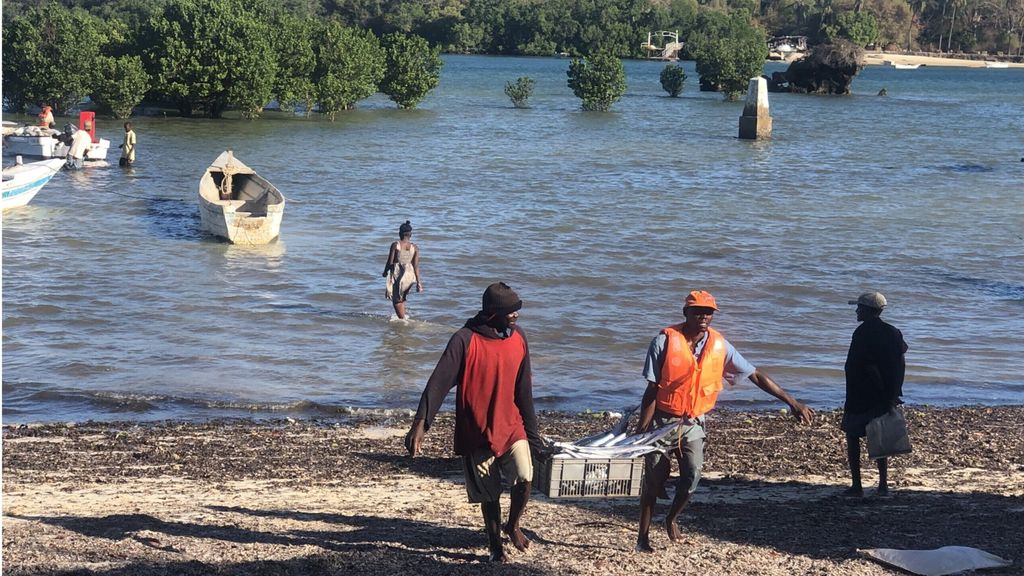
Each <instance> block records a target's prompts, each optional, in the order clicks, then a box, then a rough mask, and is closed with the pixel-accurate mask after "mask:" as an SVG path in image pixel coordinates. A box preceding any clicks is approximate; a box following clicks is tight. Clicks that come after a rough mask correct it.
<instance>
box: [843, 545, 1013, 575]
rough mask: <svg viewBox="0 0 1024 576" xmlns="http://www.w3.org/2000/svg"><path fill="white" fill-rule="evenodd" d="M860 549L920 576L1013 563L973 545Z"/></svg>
mask: <svg viewBox="0 0 1024 576" xmlns="http://www.w3.org/2000/svg"><path fill="white" fill-rule="evenodd" d="M858 552H860V553H861V554H863V555H865V556H867V557H868V558H871V559H872V560H877V561H878V562H881V563H883V564H888V565H889V566H895V567H896V568H902V569H903V570H906V571H908V572H911V573H913V574H920V575H921V576H944V575H946V574H959V573H960V572H964V571H966V570H980V569H983V568H1005V567H1007V566H1010V565H1012V564H1013V562H1011V561H1010V560H1006V559H1004V558H1000V557H999V556H996V555H994V554H989V553H988V552H985V551H984V550H979V549H977V548H971V547H970V546H943V547H942V548H936V549H935V550H897V549H894V548H868V549H865V550H859V551H858Z"/></svg>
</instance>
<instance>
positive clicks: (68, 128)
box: [57, 123, 78, 146]
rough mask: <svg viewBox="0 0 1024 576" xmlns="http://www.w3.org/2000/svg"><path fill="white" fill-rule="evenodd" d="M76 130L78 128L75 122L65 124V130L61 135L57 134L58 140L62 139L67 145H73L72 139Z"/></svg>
mask: <svg viewBox="0 0 1024 576" xmlns="http://www.w3.org/2000/svg"><path fill="white" fill-rule="evenodd" d="M75 132H78V128H77V127H75V125H74V124H70V123H68V124H65V125H64V131H63V132H61V133H60V136H57V140H60V142H61V143H62V144H64V145H65V146H71V140H72V139H73V138H74V136H75Z"/></svg>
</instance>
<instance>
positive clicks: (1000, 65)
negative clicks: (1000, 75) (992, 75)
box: [985, 62, 1010, 68]
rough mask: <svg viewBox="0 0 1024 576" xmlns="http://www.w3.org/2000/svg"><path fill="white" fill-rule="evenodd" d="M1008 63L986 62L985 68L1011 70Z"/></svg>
mask: <svg viewBox="0 0 1024 576" xmlns="http://www.w3.org/2000/svg"><path fill="white" fill-rule="evenodd" d="M1009 67H1010V65H1009V64H1008V63H1006V62H985V68H1009Z"/></svg>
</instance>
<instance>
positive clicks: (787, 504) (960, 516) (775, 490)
mask: <svg viewBox="0 0 1024 576" xmlns="http://www.w3.org/2000/svg"><path fill="white" fill-rule="evenodd" d="M673 480H674V479H673ZM841 491H842V488H841V487H837V486H827V485H818V484H809V483H801V482H782V483H779V482H762V481H742V480H735V479H727V480H707V479H705V480H703V481H702V482H701V485H700V487H699V488H698V489H697V492H696V494H695V496H694V498H693V500H692V501H691V503H690V505H689V506H688V507H687V508H686V510H685V511H684V512H683V514H682V516H681V517H680V520H679V527H680V530H681V531H682V532H683V534H684V535H686V534H699V535H702V536H705V537H708V538H712V539H714V540H721V541H727V542H731V543H733V544H741V545H750V546H757V547H764V548H768V549H773V550H776V551H778V552H781V553H784V554H793V555H801V556H805V557H809V558H820V559H839V558H853V557H856V555H857V554H856V551H857V550H858V549H865V548H897V549H933V548H939V547H942V546H949V545H959V546H972V547H976V548H981V549H983V550H986V551H988V552H991V553H993V554H996V555H998V556H1001V557H1003V558H1011V559H1013V558H1016V559H1019V558H1022V557H1024V540H1022V539H1021V538H1020V535H1019V531H1018V530H1016V529H1015V528H1010V527H1011V526H1013V527H1016V526H1021V525H1024V498H1021V497H1009V496H1001V495H996V494H988V493H979V492H975V493H956V492H948V491H937V490H913V491H909V490H908V491H896V492H894V493H892V495H891V496H888V497H878V496H876V495H875V494H874V491H873V490H872V489H871V488H868V489H867V490H866V491H865V497H864V498H857V499H848V498H844V497H842V496H841V495H840V493H841ZM671 495H672V494H671V492H670V494H669V496H670V497H671ZM555 502H558V503H562V502H560V501H555ZM634 502H636V501H635V500H634ZM565 504H566V505H577V506H586V505H587V504H586V503H579V502H578V501H577V502H565ZM667 509H668V501H665V500H660V501H659V504H658V507H657V508H656V510H655V518H654V520H655V525H654V526H653V527H652V534H653V533H655V532H657V535H656V537H655V538H654V541H655V542H656V547H659V548H672V547H674V545H673V544H672V543H671V542H669V540H668V538H667V536H666V535H665V532H664V529H663V528H662V526H663V524H662V523H663V521H664V514H665V512H666V511H667ZM638 512H639V503H638V502H636V505H635V506H631V507H615V508H614V509H611V510H607V513H608V514H611V515H613V516H618V517H619V518H620V519H621V521H622V522H624V523H635V522H636V520H637V518H636V516H635V514H636V513H638ZM1019 569H1020V568H1019V566H1014V567H1012V569H1010V568H1008V569H1006V571H994V572H989V573H990V574H1015V573H1018V572H1017V571H1019Z"/></svg>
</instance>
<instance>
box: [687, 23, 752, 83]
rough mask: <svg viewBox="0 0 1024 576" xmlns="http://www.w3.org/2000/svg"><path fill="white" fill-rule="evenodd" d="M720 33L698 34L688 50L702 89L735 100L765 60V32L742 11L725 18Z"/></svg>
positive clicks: (702, 32) (704, 32)
mask: <svg viewBox="0 0 1024 576" xmlns="http://www.w3.org/2000/svg"><path fill="white" fill-rule="evenodd" d="M724 24H725V26H724V28H723V29H721V30H713V29H712V30H708V31H701V32H698V33H696V34H694V35H692V36H691V37H690V42H689V44H688V46H687V48H688V49H689V51H690V54H691V55H692V57H693V59H694V60H696V61H697V73H698V74H700V82H701V86H702V89H704V88H705V87H707V88H711V89H715V90H718V91H720V92H722V93H723V94H724V95H725V98H726V100H730V101H732V100H738V99H739V97H740V95H742V94H743V92H744V91H745V90H746V89H747V84H748V83H749V82H750V79H751V78H753V77H756V76H760V75H761V73H762V71H763V70H764V61H765V58H767V57H768V45H767V42H766V39H765V34H764V31H763V30H761V29H760V28H758V27H756V26H754V25H753V24H752V23H751V22H750V19H749V16H748V15H747V14H746V13H745V12H737V13H734V14H731V15H729V16H728V19H727V20H726V21H725V22H724Z"/></svg>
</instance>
